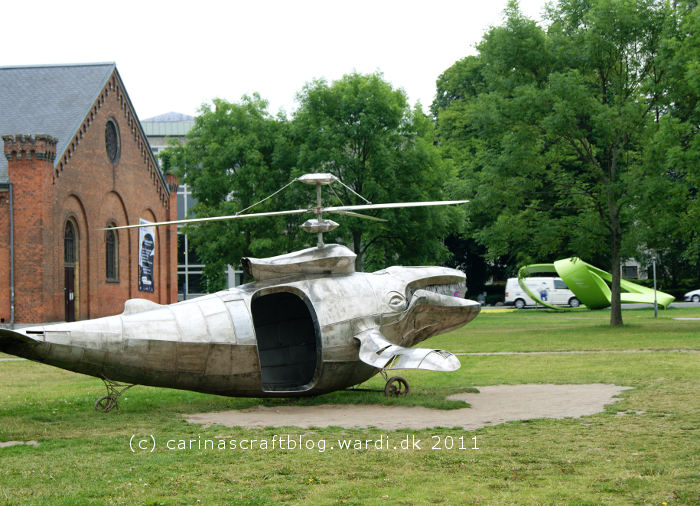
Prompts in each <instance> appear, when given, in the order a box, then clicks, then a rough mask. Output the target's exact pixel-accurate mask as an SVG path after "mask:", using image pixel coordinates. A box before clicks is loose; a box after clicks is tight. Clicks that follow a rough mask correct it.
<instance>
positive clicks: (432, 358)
mask: <svg viewBox="0 0 700 506" xmlns="http://www.w3.org/2000/svg"><path fill="white" fill-rule="evenodd" d="M355 339H357V340H358V341H360V360H362V361H363V362H364V363H365V364H368V365H371V366H372V367H377V368H379V369H425V370H428V371H442V372H449V371H456V370H457V369H459V368H460V365H461V364H460V363H459V359H458V358H457V357H455V356H454V355H453V354H452V353H450V352H448V351H444V350H437V349H430V348H404V347H403V346H398V345H396V344H393V343H390V342H389V341H387V340H386V339H385V338H384V336H383V335H382V333H381V332H379V331H378V330H376V329H373V330H368V331H365V332H361V333H360V334H357V335H356V336H355Z"/></svg>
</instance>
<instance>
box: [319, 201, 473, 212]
mask: <svg viewBox="0 0 700 506" xmlns="http://www.w3.org/2000/svg"><path fill="white" fill-rule="evenodd" d="M467 202H469V201H468V200H442V201H434V202H403V203H402V202H397V203H394V204H366V205H360V206H338V207H325V208H324V209H323V212H324V213H333V212H336V211H362V210H366V209H388V208H392V207H423V206H447V205H450V204H465V203H467Z"/></svg>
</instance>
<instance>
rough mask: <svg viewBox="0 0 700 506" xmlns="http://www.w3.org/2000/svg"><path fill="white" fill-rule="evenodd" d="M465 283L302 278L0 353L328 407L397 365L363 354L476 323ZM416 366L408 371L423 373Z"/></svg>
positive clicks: (143, 311)
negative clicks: (324, 399) (326, 400)
mask: <svg viewBox="0 0 700 506" xmlns="http://www.w3.org/2000/svg"><path fill="white" fill-rule="evenodd" d="M464 283H465V276H464V274H463V273H462V272H460V271H457V270H454V269H448V268H442V267H390V268H388V269H386V270H383V271H379V272H375V273H371V274H368V273H336V274H309V273H295V274H291V275H289V276H286V277H278V278H275V279H268V280H264V281H257V282H255V283H250V284H247V285H243V286H240V287H237V288H234V289H230V290H225V291H222V292H218V293H215V294H211V295H208V296H205V297H201V298H198V299H194V300H188V301H184V302H179V303H177V304H172V305H169V306H160V305H158V304H155V303H152V302H149V301H146V300H143V299H134V300H130V301H128V302H127V304H126V307H125V311H124V313H122V314H121V315H117V316H110V317H107V318H99V319H96V320H88V321H80V322H74V323H65V324H58V325H50V326H43V327H34V328H28V329H24V330H21V331H9V330H0V351H2V352H4V353H10V354H13V355H17V356H20V357H25V358H28V359H30V360H34V361H38V362H42V363H45V364H49V365H53V366H56V367H60V368H63V369H68V370H71V371H75V372H78V373H82V374H87V375H91V376H96V377H102V376H104V377H107V378H109V379H111V380H115V381H121V382H125V383H135V384H141V385H150V386H156V387H167V388H177V389H183V390H193V391H197V392H205V393H210V394H218V395H225V396H235V397H295V396H311V395H319V394H323V393H328V392H332V391H335V390H338V389H342V388H346V387H349V386H352V385H356V384H358V383H361V382H363V381H366V380H367V379H369V378H370V377H372V376H373V375H375V374H377V373H378V372H379V371H380V368H381V367H385V366H384V365H381V364H384V362H386V361H387V360H383V361H381V360H380V362H381V364H379V365H378V364H375V365H378V367H373V366H372V365H369V363H365V361H363V360H361V359H360V348H361V346H362V347H363V348H362V350H363V353H365V355H367V353H369V351H368V350H370V347H372V346H374V348H372V349H377V346H379V345H378V344H377V343H381V342H382V341H381V338H382V337H383V339H384V340H386V341H388V342H389V343H392V344H393V345H398V346H395V347H393V348H392V350H394V349H398V350H401V349H403V348H410V347H412V346H414V345H416V344H418V343H420V342H422V341H424V340H425V339H428V338H430V337H432V336H435V335H437V334H441V333H444V332H448V331H450V330H453V329H456V328H459V327H461V326H463V325H465V324H466V323H468V322H470V321H471V320H472V319H474V318H475V317H476V315H477V314H478V312H479V309H480V305H479V304H478V303H476V302H474V301H470V300H466V299H463V298H458V297H455V296H453V295H452V293H453V291H454V289H455V287H461V288H460V292H462V293H463V291H464ZM368 336H369V337H368ZM371 336H375V338H376V339H374V340H372V337H371ZM365 343H366V344H365ZM385 348H386V347H385ZM412 351H416V352H418V351H420V350H408V351H407V352H406V350H404V352H405V353H404V355H405V356H406V357H408V358H406V359H405V360H404V362H406V361H407V360H409V361H410V358H411V357H410V355H411V353H410V352H412ZM438 351H439V350H438ZM378 353H379V352H378ZM441 353H443V354H445V353H446V352H441ZM418 355H419V354H416V356H415V357H413V358H414V359H415V360H413V362H416V360H418V362H416V363H412V364H411V365H410V367H420V363H419V362H420V360H422V358H421V359H417V358H416V357H418ZM448 355H450V354H446V355H435V354H431V353H429V352H428V351H427V350H424V352H423V353H422V354H420V356H421V357H425V356H430V357H432V358H430V359H428V361H426V362H424V363H423V366H422V367H421V368H424V369H433V370H452V369H454V368H455V367H454V365H455V364H454V361H452V362H450V360H452V359H449V357H447V356H448ZM387 356H388V355H385V357H387ZM450 356H451V355H450ZM441 357H447V359H446V360H447V361H446V362H445V364H447V365H440V363H441V362H440V361H441ZM452 358H453V359H454V360H457V359H456V357H452ZM448 359H449V360H448ZM372 360H376V359H375V358H372ZM429 362H430V363H429ZM438 362H440V363H438ZM448 362H449V364H448ZM371 363H374V362H371ZM436 364H437V365H436ZM458 366H459V362H457V365H456V367H458ZM441 367H442V369H441ZM450 367H452V369H450ZM436 368H437V369H436Z"/></svg>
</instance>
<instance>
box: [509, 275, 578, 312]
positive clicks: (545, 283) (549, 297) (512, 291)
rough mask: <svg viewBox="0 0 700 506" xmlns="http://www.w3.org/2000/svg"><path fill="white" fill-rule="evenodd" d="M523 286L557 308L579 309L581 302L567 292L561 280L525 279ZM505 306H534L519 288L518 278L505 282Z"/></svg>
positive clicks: (567, 289) (519, 307)
mask: <svg viewBox="0 0 700 506" xmlns="http://www.w3.org/2000/svg"><path fill="white" fill-rule="evenodd" d="M525 285H527V287H528V288H529V289H530V291H531V292H532V293H534V294H535V295H539V297H540V299H541V300H543V301H545V302H548V303H549V304H554V305H557V306H567V305H568V306H571V307H579V306H580V305H581V302H580V301H579V300H578V299H577V298H576V296H575V295H574V292H572V291H571V290H569V287H567V286H566V283H564V281H562V279H561V278H525ZM504 304H505V305H506V306H515V307H517V308H518V309H522V308H524V307H525V306H534V305H535V301H534V300H532V299H531V298H530V297H529V296H528V294H527V293H526V292H525V290H523V289H522V288H520V285H519V284H518V278H509V279H508V281H507V282H506V301H505V303H504Z"/></svg>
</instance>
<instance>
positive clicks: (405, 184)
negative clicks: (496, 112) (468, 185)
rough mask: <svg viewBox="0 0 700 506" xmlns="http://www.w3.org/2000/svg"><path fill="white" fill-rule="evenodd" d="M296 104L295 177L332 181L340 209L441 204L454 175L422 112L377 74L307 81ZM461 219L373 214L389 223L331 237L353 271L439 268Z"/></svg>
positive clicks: (361, 223)
mask: <svg viewBox="0 0 700 506" xmlns="http://www.w3.org/2000/svg"><path fill="white" fill-rule="evenodd" d="M297 100H298V102H299V108H298V110H297V111H296V113H295V114H294V118H293V131H294V138H295V141H296V143H297V145H298V149H299V157H298V162H297V169H296V174H302V173H305V172H330V173H332V174H333V175H335V176H336V177H338V178H339V179H340V181H341V182H342V183H343V184H344V185H345V187H342V188H340V189H337V190H336V193H337V196H338V198H339V199H340V201H341V202H342V203H343V204H345V205H356V204H364V203H365V202H364V201H362V200H361V199H360V198H359V197H358V196H357V195H356V194H360V195H362V196H363V197H365V198H367V199H368V200H369V201H371V202H373V203H388V202H411V201H428V200H443V198H444V195H445V188H446V186H448V185H449V184H450V182H451V181H452V180H453V179H454V175H453V173H452V172H451V171H450V170H449V166H448V165H446V164H444V163H443V162H442V160H441V158H440V155H439V153H438V150H437V148H436V147H435V145H434V140H435V139H434V127H433V125H432V123H431V121H430V120H429V118H428V117H426V116H425V114H423V112H422V110H421V107H420V104H418V105H416V107H414V108H411V107H410V106H409V104H408V99H407V97H406V94H405V92H404V91H403V90H401V89H394V88H393V87H392V86H391V84H389V83H388V82H386V81H385V80H384V77H383V75H382V74H381V73H380V72H375V73H373V74H360V73H358V72H353V73H351V74H347V75H345V76H343V77H342V78H341V79H339V80H337V81H334V82H332V83H328V82H327V81H326V80H324V79H319V80H315V81H312V82H311V83H308V84H307V85H306V86H304V88H303V89H302V91H301V92H300V93H299V94H298V96H297ZM348 187H349V188H351V189H352V191H350V190H349V189H348ZM309 198H311V197H309ZM335 204H338V200H337V199H336V200H335ZM326 205H328V203H326ZM461 212H462V211H461V210H460V209H456V208H452V209H447V208H403V209H391V210H383V211H373V212H371V213H370V214H372V215H376V216H380V217H382V218H385V219H387V220H389V221H388V223H386V224H378V223H377V222H370V221H366V220H361V219H358V218H339V220H342V221H343V225H344V226H343V227H341V228H338V229H336V231H335V232H334V233H331V234H328V235H329V238H330V239H331V240H336V241H338V242H341V243H344V244H349V245H351V246H352V248H353V250H354V252H355V253H356V254H357V260H356V264H355V268H356V270H357V271H361V270H363V269H364V268H367V269H368V270H374V269H378V268H382V267H385V266H387V265H393V264H396V263H400V264H403V265H416V264H422V265H430V264H436V263H440V262H442V261H444V260H445V259H447V257H448V255H449V253H448V251H447V248H445V246H444V244H443V242H442V240H441V239H443V238H444V237H446V236H447V235H449V233H450V232H451V230H452V229H453V228H455V226H456V225H455V224H456V223H457V222H458V218H459V216H460V213H461ZM334 219H335V218H334Z"/></svg>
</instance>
